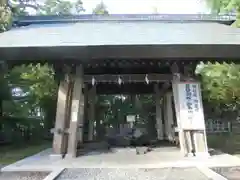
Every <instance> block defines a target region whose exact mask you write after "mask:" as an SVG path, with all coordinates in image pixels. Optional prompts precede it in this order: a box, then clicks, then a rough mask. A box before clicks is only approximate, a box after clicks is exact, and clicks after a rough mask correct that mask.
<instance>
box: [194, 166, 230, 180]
mask: <svg viewBox="0 0 240 180" xmlns="http://www.w3.org/2000/svg"><path fill="white" fill-rule="evenodd" d="M196 167H197V169H198V170H199V171H201V172H202V173H203V174H204V175H205V176H207V177H208V178H209V179H211V180H228V179H227V178H225V177H223V176H221V175H220V174H218V173H216V172H214V171H213V170H211V169H209V168H208V167H203V166H196Z"/></svg>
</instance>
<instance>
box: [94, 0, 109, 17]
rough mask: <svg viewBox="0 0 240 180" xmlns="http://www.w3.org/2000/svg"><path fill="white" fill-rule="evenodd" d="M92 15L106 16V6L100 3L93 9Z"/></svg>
mask: <svg viewBox="0 0 240 180" xmlns="http://www.w3.org/2000/svg"><path fill="white" fill-rule="evenodd" d="M92 13H93V14H96V15H108V14H109V12H108V10H107V6H106V5H105V4H104V3H103V2H100V3H99V4H97V5H96V7H95V8H94V9H93V12H92Z"/></svg>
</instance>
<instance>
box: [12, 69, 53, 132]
mask: <svg viewBox="0 0 240 180" xmlns="http://www.w3.org/2000/svg"><path fill="white" fill-rule="evenodd" d="M54 76H55V74H54V71H53V68H52V67H51V66H49V65H47V64H45V65H40V64H37V65H33V64H29V65H22V66H16V67H14V68H13V69H12V70H11V72H10V73H9V76H8V79H9V84H11V86H12V89H16V88H18V89H20V90H21V93H20V94H19V95H17V96H15V98H14V105H15V106H14V107H15V109H17V111H14V113H15V115H16V112H17V113H22V114H25V116H34V115H35V116H36V115H37V114H38V113H39V111H40V112H41V116H42V117H43V118H44V120H45V121H44V125H45V127H46V129H49V128H51V127H52V124H53V122H54V120H55V111H56V97H57V84H56V82H55V80H54ZM12 110H14V108H13V109H12ZM30 110H31V111H30ZM11 113H13V112H9V114H11ZM17 115H18V114H17Z"/></svg>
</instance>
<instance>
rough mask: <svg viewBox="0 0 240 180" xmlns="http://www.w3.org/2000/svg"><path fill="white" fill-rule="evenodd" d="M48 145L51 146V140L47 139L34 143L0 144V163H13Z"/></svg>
mask: <svg viewBox="0 0 240 180" xmlns="http://www.w3.org/2000/svg"><path fill="white" fill-rule="evenodd" d="M49 147H51V142H49V141H43V142H40V143H35V144H27V145H26V144H25V145H24V146H23V145H22V146H16V145H6V146H0V165H8V164H11V163H14V162H16V161H19V160H21V159H24V158H26V157H28V156H31V155H34V154H36V153H38V152H40V151H42V150H44V149H46V148H49Z"/></svg>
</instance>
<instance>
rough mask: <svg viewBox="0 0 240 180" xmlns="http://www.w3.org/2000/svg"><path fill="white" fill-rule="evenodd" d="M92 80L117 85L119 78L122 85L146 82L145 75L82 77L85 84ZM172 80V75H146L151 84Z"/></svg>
mask: <svg viewBox="0 0 240 180" xmlns="http://www.w3.org/2000/svg"><path fill="white" fill-rule="evenodd" d="M92 78H94V79H95V82H96V83H98V82H102V83H103V82H115V83H118V78H121V80H122V82H123V83H131V82H146V80H145V79H146V74H120V75H116V74H104V75H84V82H85V83H92ZM172 78H173V76H172V74H148V75H147V79H148V81H149V83H151V82H168V81H171V80H172Z"/></svg>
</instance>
